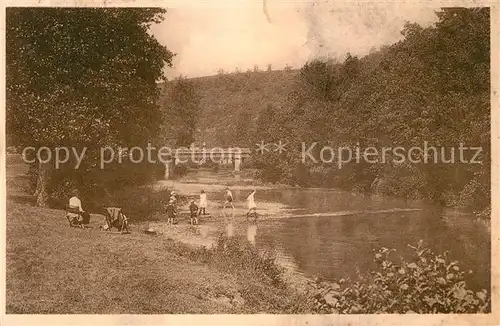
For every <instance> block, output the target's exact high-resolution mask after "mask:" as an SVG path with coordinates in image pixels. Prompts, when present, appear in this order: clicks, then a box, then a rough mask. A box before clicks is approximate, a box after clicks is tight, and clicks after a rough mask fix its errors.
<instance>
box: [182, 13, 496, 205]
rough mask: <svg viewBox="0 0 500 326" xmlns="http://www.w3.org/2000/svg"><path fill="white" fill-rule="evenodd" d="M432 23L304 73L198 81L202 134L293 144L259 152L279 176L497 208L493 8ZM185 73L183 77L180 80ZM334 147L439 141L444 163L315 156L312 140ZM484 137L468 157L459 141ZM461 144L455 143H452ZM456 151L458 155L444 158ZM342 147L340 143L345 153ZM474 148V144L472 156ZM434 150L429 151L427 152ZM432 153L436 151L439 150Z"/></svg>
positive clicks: (258, 163)
mask: <svg viewBox="0 0 500 326" xmlns="http://www.w3.org/2000/svg"><path fill="white" fill-rule="evenodd" d="M437 16H438V21H437V23H435V24H434V25H433V26H430V27H428V28H422V27H421V26H419V25H417V24H413V23H407V24H406V26H405V27H404V29H403V30H402V34H403V36H404V39H403V40H402V41H400V42H398V43H396V44H393V45H391V46H386V47H383V48H382V49H379V50H378V51H376V52H372V53H371V54H370V55H368V56H366V57H363V58H357V57H355V56H351V55H350V54H348V55H347V57H346V60H345V61H344V62H342V63H338V62H332V61H320V60H316V61H312V62H308V63H307V64H305V65H304V67H302V68H301V69H300V70H296V71H288V72H285V71H272V72H249V73H238V74H229V75H218V76H212V77H204V78H197V79H192V80H190V83H191V85H192V86H193V88H194V89H196V93H197V94H198V95H199V96H200V110H199V116H198V118H197V123H196V129H198V131H197V132H195V136H194V139H195V140H196V141H198V142H201V141H206V142H207V144H208V145H209V146H213V145H220V146H227V145H235V146H236V145H239V146H242V145H248V144H249V145H251V147H252V148H254V147H255V143H256V142H257V141H259V140H264V141H265V142H267V143H271V142H278V141H279V140H281V141H283V142H285V143H287V144H288V147H287V151H285V152H283V153H281V154H280V153H277V152H272V151H271V152H269V153H268V154H267V155H266V156H257V157H254V160H253V161H254V162H253V163H254V166H255V167H257V168H258V169H259V171H260V174H259V176H260V177H261V178H262V179H264V180H267V181H271V182H285V183H289V184H294V185H301V186H323V187H336V188H343V189H348V190H355V191H360V192H375V193H381V194H386V195H395V196H399V197H406V198H423V199H430V200H434V201H438V202H441V203H443V204H446V205H452V206H464V207H468V208H470V209H472V210H475V211H484V212H488V207H489V205H490V175H491V174H490V159H491V158H490V12H489V8H450V9H442V10H441V11H439V12H437ZM174 83H175V82H174ZM312 142H318V145H317V146H316V148H315V150H314V151H313V154H314V155H315V157H317V158H319V154H320V149H321V148H322V147H323V146H326V145H328V146H331V147H332V148H338V147H342V146H349V147H351V148H354V147H355V146H358V147H361V149H362V150H363V149H365V148H367V147H376V148H378V149H379V150H380V149H382V148H394V147H404V148H405V149H406V151H407V152H408V150H409V149H410V148H411V147H414V146H415V147H420V148H422V147H423V146H424V143H427V144H428V146H433V147H435V148H437V151H438V153H437V156H438V160H437V161H438V163H434V162H432V161H430V163H429V161H427V163H425V162H423V159H424V158H425V157H426V155H425V153H421V152H420V153H418V152H417V153H414V154H413V159H414V160H419V159H420V161H421V162H420V163H415V162H410V161H409V160H408V159H407V160H405V161H404V162H394V160H392V159H391V158H393V157H390V156H389V157H387V158H388V160H386V161H384V162H380V161H379V162H377V163H370V162H366V161H365V160H361V161H360V162H353V161H351V162H349V163H346V164H343V165H342V166H341V167H340V166H338V164H336V162H337V158H336V159H334V160H333V164H332V162H313V161H312V160H308V161H306V162H304V161H303V160H302V155H301V143H306V144H311V143H312ZM460 144H462V146H465V147H481V148H482V151H481V153H480V155H478V156H477V157H475V160H476V161H481V162H482V163H480V164H477V163H463V162H459V159H460V158H459V152H458V150H459V147H460V146H461V145H460ZM452 148H454V149H453V150H454V151H455V152H454V153H453V152H452V151H453V150H452ZM441 150H443V151H444V159H446V160H448V161H449V160H450V159H452V156H454V160H455V162H454V163H451V164H450V163H446V162H442V160H443V158H442V155H441ZM335 154H336V155H337V153H335ZM473 154H474V153H473V152H471V151H470V152H468V153H467V154H466V157H465V158H466V159H467V160H471V159H472V155H473ZM427 156H429V155H427ZM430 156H434V154H433V153H430Z"/></svg>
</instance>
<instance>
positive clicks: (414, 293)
mask: <svg viewBox="0 0 500 326" xmlns="http://www.w3.org/2000/svg"><path fill="white" fill-rule="evenodd" d="M409 247H410V248H412V249H413V250H414V251H415V253H416V260H415V261H413V262H407V261H405V260H404V259H401V262H400V263H399V264H396V263H394V262H393V261H391V260H390V259H389V255H390V253H391V252H392V251H394V250H391V249H387V248H381V249H379V250H378V252H376V253H375V261H376V263H377V264H378V268H377V270H375V271H372V272H371V273H368V274H366V275H359V280H358V281H351V280H349V279H347V280H344V279H341V280H340V281H339V282H337V283H332V284H327V283H325V282H321V283H320V282H317V283H316V284H315V286H316V289H317V293H316V296H315V297H316V300H317V309H318V310H319V311H320V312H323V313H332V312H333V313H347V314H351V313H366V314H371V313H420V314H422V313H487V312H489V311H490V309H491V306H490V305H491V303H490V297H489V293H488V291H486V290H481V291H479V292H476V293H474V292H473V291H472V290H470V289H468V287H467V284H466V283H465V280H464V275H465V274H466V272H464V271H462V270H461V269H460V267H459V266H458V262H456V261H451V262H450V261H448V258H447V256H446V254H445V255H437V254H435V253H433V252H432V251H431V250H430V249H428V248H425V247H424V246H423V245H422V241H420V243H419V244H418V246H417V247H413V246H409ZM469 273H471V271H469Z"/></svg>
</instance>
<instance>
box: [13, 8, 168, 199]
mask: <svg viewBox="0 0 500 326" xmlns="http://www.w3.org/2000/svg"><path fill="white" fill-rule="evenodd" d="M164 13H165V10H164V9H158V8H126V9H125V8H8V9H7V15H6V31H7V32H6V64H7V65H6V66H7V74H6V77H7V80H6V84H7V130H8V133H9V134H11V135H12V136H13V141H14V142H15V144H16V145H17V146H19V147H25V146H33V147H35V148H36V149H38V148H40V147H42V146H47V147H49V148H51V149H54V148H55V147H57V146H74V147H78V148H83V147H87V148H88V151H87V157H88V156H89V155H90V156H92V155H93V156H94V158H96V153H98V148H99V147H102V146H119V145H123V146H129V145H132V146H139V145H142V144H143V143H145V142H147V141H148V140H149V139H151V138H153V137H154V136H155V135H156V132H157V131H158V127H159V121H160V119H159V115H160V111H159V107H158V104H157V99H158V96H159V89H158V87H157V85H156V82H157V81H158V80H162V79H165V75H164V71H163V69H164V66H165V64H167V65H168V66H171V61H172V57H173V54H172V53H171V52H170V51H168V50H167V48H166V47H164V46H162V45H160V44H159V43H158V41H157V40H156V39H155V38H154V37H153V36H151V35H150V34H149V33H148V29H149V26H150V25H151V24H153V23H158V22H160V21H161V20H163V14H164ZM52 163H53V162H51V161H49V162H47V163H43V162H39V167H38V181H37V186H36V189H37V190H36V195H37V204H38V205H40V206H45V205H46V204H47V200H48V197H49V194H48V191H47V185H48V182H49V179H50V176H51V174H52V172H53V171H52V169H51V166H52ZM96 167H97V161H95V162H93V163H90V164H89V166H88V167H87V168H88V169H92V168H96ZM83 172H84V171H73V172H72V173H73V174H81V173H83Z"/></svg>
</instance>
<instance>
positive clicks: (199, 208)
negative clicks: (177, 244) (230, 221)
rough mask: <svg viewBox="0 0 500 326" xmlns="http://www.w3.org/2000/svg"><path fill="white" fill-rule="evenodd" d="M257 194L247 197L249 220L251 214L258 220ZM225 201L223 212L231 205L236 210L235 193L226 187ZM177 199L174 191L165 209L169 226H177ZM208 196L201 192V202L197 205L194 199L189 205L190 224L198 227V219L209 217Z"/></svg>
mask: <svg viewBox="0 0 500 326" xmlns="http://www.w3.org/2000/svg"><path fill="white" fill-rule="evenodd" d="M255 193H256V190H255V189H254V190H253V191H252V192H251V193H250V194H249V195H248V197H247V199H246V201H247V207H248V211H247V213H246V218H247V220H248V219H249V218H250V216H251V213H253V215H254V220H257V217H258V215H257V205H256V204H255ZM224 198H225V201H224V204H223V205H222V211H223V212H224V210H225V209H226V207H227V206H228V205H229V206H230V207H231V208H232V209H233V210H234V205H233V201H234V197H233V193H232V192H231V190H230V189H229V187H226V189H225V195H224ZM176 204H177V197H176V193H175V192H174V191H172V192H171V193H170V199H169V202H168V205H167V207H166V208H165V213H166V215H167V224H176V221H175V220H176V217H177V208H176ZM207 204H208V201H207V194H206V193H205V190H203V189H202V190H201V193H200V197H199V202H198V205H196V203H195V200H194V199H192V200H191V202H190V205H189V213H190V218H189V222H190V224H191V225H196V224H198V217H199V216H200V215H201V214H202V213H203V215H207V212H206V209H207Z"/></svg>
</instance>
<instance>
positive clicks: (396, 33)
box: [151, 0, 438, 78]
mask: <svg viewBox="0 0 500 326" xmlns="http://www.w3.org/2000/svg"><path fill="white" fill-rule="evenodd" d="M223 4H224V5H222V4H220V3H219V4H214V5H206V4H205V5H203V6H199V5H198V6H185V7H176V8H172V9H168V8H167V13H166V15H165V20H164V21H163V22H162V23H160V24H157V25H153V26H152V27H151V32H152V34H153V35H154V36H155V37H156V38H157V39H158V41H159V42H160V43H161V44H163V45H165V46H167V48H168V49H169V50H170V51H172V52H174V53H176V56H175V57H174V60H173V65H174V67H173V68H167V75H168V76H169V78H172V77H176V76H179V75H184V76H187V77H199V76H207V75H215V74H217V71H218V70H219V69H223V70H224V71H226V72H233V71H235V69H236V68H238V69H239V70H241V71H246V70H247V69H253V67H254V65H257V66H259V69H263V70H265V69H267V66H268V65H269V64H271V65H272V69H273V70H275V69H283V68H284V67H285V66H286V65H289V66H291V67H293V68H300V67H301V66H302V65H304V63H305V62H307V61H309V60H312V59H315V58H319V57H323V58H324V57H333V58H336V59H338V60H339V61H343V59H344V58H345V55H346V53H347V52H350V53H351V54H352V55H358V56H363V55H366V54H368V53H369V51H370V50H372V49H373V48H375V49H376V48H379V47H380V46H381V45H386V44H387V45H388V44H393V43H395V42H397V41H398V40H400V39H401V38H402V35H401V33H400V32H401V30H402V28H403V26H404V23H405V21H410V22H417V23H419V24H420V25H422V26H424V27H425V26H429V25H431V24H432V23H433V22H435V21H436V19H437V17H436V15H435V13H434V11H435V10H437V9H438V8H436V7H429V5H425V4H422V3H420V4H411V3H401V2H399V3H387V2H386V3H359V2H358V3H345V2H344V3H338V2H337V3H328V2H322V3H314V4H313V3H304V2H291V1H289V2H284V1H278V0H262V1H261V0H240V1H237V2H223Z"/></svg>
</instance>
